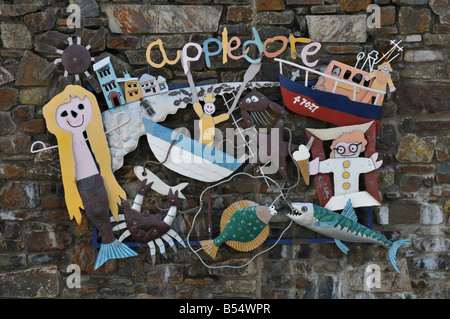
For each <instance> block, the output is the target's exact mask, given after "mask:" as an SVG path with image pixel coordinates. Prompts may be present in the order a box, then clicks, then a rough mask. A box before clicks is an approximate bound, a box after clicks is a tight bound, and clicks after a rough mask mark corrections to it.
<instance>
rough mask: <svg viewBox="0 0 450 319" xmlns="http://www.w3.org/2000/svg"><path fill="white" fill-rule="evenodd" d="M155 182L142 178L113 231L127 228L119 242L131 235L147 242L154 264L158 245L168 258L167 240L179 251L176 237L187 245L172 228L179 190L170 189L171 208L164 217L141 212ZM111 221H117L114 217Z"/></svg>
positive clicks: (142, 242) (134, 238)
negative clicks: (133, 196)
mask: <svg viewBox="0 0 450 319" xmlns="http://www.w3.org/2000/svg"><path fill="white" fill-rule="evenodd" d="M152 185H153V182H151V183H149V184H147V180H146V179H144V180H142V181H141V182H140V183H139V185H138V188H137V194H136V197H135V199H134V202H133V205H132V206H131V208H125V209H124V211H123V212H124V213H123V214H119V216H118V217H119V220H118V221H119V222H120V221H124V222H123V223H120V224H118V225H116V226H114V227H113V231H116V230H121V229H127V230H126V231H125V232H123V233H122V235H121V236H120V238H119V239H118V242H119V243H121V242H122V241H123V240H124V239H125V238H127V237H128V236H130V235H131V237H132V238H133V240H135V241H136V242H138V243H140V244H147V245H148V246H149V248H150V256H151V258H152V262H153V264H155V260H156V251H157V250H156V246H158V248H159V251H160V252H161V254H162V255H163V256H164V257H165V258H167V254H166V249H165V243H164V242H167V243H168V244H169V246H170V247H172V249H173V250H174V251H175V252H177V248H176V246H175V242H174V240H173V239H175V240H176V241H177V242H178V243H180V244H181V245H182V246H183V247H186V245H185V243H184V242H183V240H182V239H181V237H180V235H178V234H177V232H175V231H174V230H173V229H171V226H172V223H173V221H174V219H175V216H176V214H177V206H176V204H177V200H178V191H175V193H173V192H172V189H170V190H169V194H168V198H169V204H170V208H169V211H168V213H167V215H166V216H165V217H164V218H163V217H162V215H161V214H151V213H150V212H149V211H147V210H144V211H143V212H141V205H142V202H143V199H144V196H145V195H146V194H147V192H148V191H149V190H150V188H151V186H152ZM111 221H115V219H114V218H113V217H112V218H111Z"/></svg>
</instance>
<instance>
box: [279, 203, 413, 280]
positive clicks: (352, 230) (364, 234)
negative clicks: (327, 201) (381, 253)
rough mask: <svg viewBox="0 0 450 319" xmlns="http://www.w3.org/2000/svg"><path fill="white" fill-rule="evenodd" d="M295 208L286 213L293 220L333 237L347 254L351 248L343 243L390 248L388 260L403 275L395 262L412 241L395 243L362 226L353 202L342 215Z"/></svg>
mask: <svg viewBox="0 0 450 319" xmlns="http://www.w3.org/2000/svg"><path fill="white" fill-rule="evenodd" d="M292 207H293V208H294V209H293V211H292V212H291V213H288V214H287V216H288V217H289V218H290V219H292V220H293V221H294V222H296V223H297V224H299V225H301V226H304V227H306V228H308V229H311V230H312V231H315V232H317V233H319V234H322V235H325V236H329V237H331V238H333V239H334V242H335V243H336V245H337V246H338V247H339V249H341V250H342V252H343V253H345V254H347V253H348V251H349V248H348V247H347V246H346V245H345V244H344V243H343V242H342V241H347V242H356V243H373V244H378V245H381V246H383V247H385V248H388V249H389V260H390V262H391V264H392V266H393V267H394V269H395V270H396V271H397V272H398V273H400V270H399V269H398V267H397V260H396V256H397V250H398V248H399V247H400V246H402V245H404V244H406V243H408V242H410V240H409V239H400V240H398V241H395V242H392V241H390V240H388V239H387V238H386V237H384V236H383V235H380V234H378V233H376V232H375V231H373V230H372V229H370V228H368V227H366V226H363V225H361V224H359V223H358V218H357V216H356V213H355V210H354V209H353V206H352V202H351V200H348V202H347V205H346V206H345V208H344V210H343V211H342V213H341V214H338V213H336V212H333V211H331V210H329V209H326V208H323V207H320V206H317V205H314V204H310V203H292Z"/></svg>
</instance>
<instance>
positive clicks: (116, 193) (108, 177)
mask: <svg viewBox="0 0 450 319" xmlns="http://www.w3.org/2000/svg"><path fill="white" fill-rule="evenodd" d="M74 97H79V98H80V99H84V98H85V97H87V98H88V99H89V101H90V102H91V104H92V118H91V120H90V121H89V123H88V124H87V126H86V133H87V137H88V139H89V143H90V146H91V149H92V152H93V154H94V158H95V160H96V162H97V163H98V165H99V166H100V174H101V176H102V177H103V183H104V185H105V188H106V192H107V193H108V201H109V208H110V210H111V212H112V214H113V216H114V218H115V219H116V220H117V219H118V216H117V215H118V210H119V208H118V205H120V203H121V199H120V198H123V199H126V194H125V191H124V190H123V189H122V188H121V187H120V185H119V184H118V183H117V180H116V178H115V176H114V174H113V172H112V169H111V155H110V152H109V148H108V142H107V141H106V135H105V132H104V128H103V122H102V115H101V113H100V108H99V107H98V103H97V99H96V98H95V96H94V94H92V93H91V92H89V91H87V90H86V89H84V88H82V87H81V86H77V85H68V86H66V88H65V89H64V91H63V92H61V93H60V94H58V95H56V96H55V97H54V98H53V99H51V100H50V102H48V103H47V104H46V105H44V108H43V114H44V118H45V120H46V122H47V129H48V130H49V131H50V132H51V133H53V134H54V135H55V136H56V139H57V140H58V147H59V159H60V162H61V175H62V182H63V186H64V193H65V200H66V206H67V210H68V213H69V216H70V219H73V217H75V220H76V221H77V223H78V224H80V223H81V212H80V208H81V209H84V205H83V202H82V200H81V197H80V194H79V192H78V188H77V184H76V172H75V159H74V156H73V149H72V133H71V132H69V131H66V130H64V129H62V128H61V127H59V125H58V124H57V122H56V110H57V109H58V107H59V106H61V105H63V104H67V103H69V102H70V101H71V99H73V98H74Z"/></svg>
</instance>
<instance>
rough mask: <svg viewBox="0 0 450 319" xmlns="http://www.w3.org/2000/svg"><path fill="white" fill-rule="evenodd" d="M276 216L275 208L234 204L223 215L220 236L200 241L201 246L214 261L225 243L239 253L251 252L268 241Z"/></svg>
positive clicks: (241, 203)
mask: <svg viewBox="0 0 450 319" xmlns="http://www.w3.org/2000/svg"><path fill="white" fill-rule="evenodd" d="M276 214H277V212H276V210H275V208H273V207H267V206H260V205H258V204H256V203H254V202H251V201H247V200H244V201H239V202H236V203H233V204H231V205H230V206H229V207H228V208H227V209H226V210H225V211H224V213H223V215H222V219H221V222H220V225H221V227H220V228H221V233H220V235H219V236H217V237H216V238H214V239H211V240H204V241H200V245H201V246H202V248H203V250H204V251H205V252H206V253H207V254H208V255H209V256H210V257H211V258H213V259H215V258H216V254H217V251H218V250H219V247H220V246H221V245H222V244H223V243H227V245H228V246H230V247H232V248H234V249H236V250H239V251H251V250H253V249H255V248H256V247H258V246H260V245H261V244H262V243H263V242H264V240H266V238H267V236H268V234H269V227H268V224H269V221H270V219H271V218H272V216H274V215H276Z"/></svg>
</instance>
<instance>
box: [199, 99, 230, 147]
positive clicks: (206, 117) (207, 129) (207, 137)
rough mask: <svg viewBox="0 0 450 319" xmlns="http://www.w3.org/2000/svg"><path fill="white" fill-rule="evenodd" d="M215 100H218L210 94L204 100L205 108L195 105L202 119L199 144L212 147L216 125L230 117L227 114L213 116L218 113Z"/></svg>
mask: <svg viewBox="0 0 450 319" xmlns="http://www.w3.org/2000/svg"><path fill="white" fill-rule="evenodd" d="M215 100H216V99H215V98H214V97H213V96H212V94H211V93H208V94H206V97H205V100H204V101H205V105H204V106H203V108H202V106H201V105H200V103H194V110H195V113H197V115H198V117H199V118H200V122H199V129H200V140H199V142H200V143H202V144H203V145H207V146H210V147H211V146H212V144H213V142H214V135H215V125H216V124H218V123H221V122H223V121H226V120H228V118H229V117H230V116H229V115H228V114H227V113H224V114H221V115H218V116H212V114H213V113H214V112H215V111H216V106H215V105H214V101H215Z"/></svg>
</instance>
